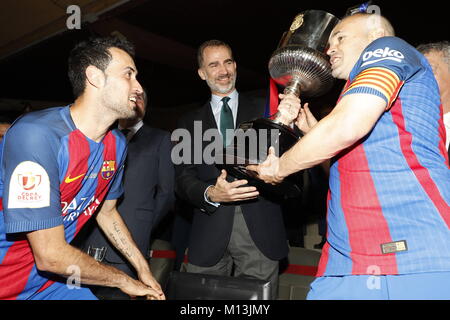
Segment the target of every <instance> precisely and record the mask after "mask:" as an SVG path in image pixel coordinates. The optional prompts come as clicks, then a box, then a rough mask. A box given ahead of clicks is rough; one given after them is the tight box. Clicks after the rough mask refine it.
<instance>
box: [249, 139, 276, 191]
mask: <svg viewBox="0 0 450 320" xmlns="http://www.w3.org/2000/svg"><path fill="white" fill-rule="evenodd" d="M246 168H247V170H251V171H254V172H256V173H257V175H258V178H260V179H261V180H263V181H264V182H265V183H270V184H273V185H275V184H278V183H280V182H282V181H283V179H284V178H283V177H281V176H279V174H278V172H279V169H280V158H278V157H277V156H276V155H275V149H274V147H270V148H269V154H268V155H267V158H266V160H264V162H263V163H261V164H259V165H248V166H247V167H246Z"/></svg>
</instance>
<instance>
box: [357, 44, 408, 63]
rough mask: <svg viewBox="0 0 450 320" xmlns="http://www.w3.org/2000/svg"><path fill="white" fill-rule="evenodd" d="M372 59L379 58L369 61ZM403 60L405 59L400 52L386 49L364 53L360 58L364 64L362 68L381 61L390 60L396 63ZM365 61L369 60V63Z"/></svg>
mask: <svg viewBox="0 0 450 320" xmlns="http://www.w3.org/2000/svg"><path fill="white" fill-rule="evenodd" d="M372 58H379V59H376V60H370V59H372ZM404 58H405V56H404V55H403V53H401V52H400V51H398V50H394V49H391V48H389V47H386V48H384V49H376V50H374V51H367V52H366V53H364V55H363V57H362V60H363V62H364V63H363V64H362V65H361V66H362V67H364V66H366V65H369V64H372V63H376V62H379V61H383V60H392V61H396V62H402V61H403V59H404ZM367 60H370V61H367Z"/></svg>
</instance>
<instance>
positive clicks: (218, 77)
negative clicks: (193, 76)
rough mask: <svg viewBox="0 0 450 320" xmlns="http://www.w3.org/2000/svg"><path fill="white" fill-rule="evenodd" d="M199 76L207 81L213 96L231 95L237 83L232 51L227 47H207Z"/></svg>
mask: <svg viewBox="0 0 450 320" xmlns="http://www.w3.org/2000/svg"><path fill="white" fill-rule="evenodd" d="M198 74H199V76H200V78H202V79H203V80H205V81H206V83H207V84H208V86H209V88H210V89H211V92H212V93H213V94H215V95H218V96H226V95H228V94H229V93H231V92H232V91H233V90H234V88H235V83H236V62H235V61H234V60H233V57H232V55H231V51H230V50H229V49H228V48H227V47H225V46H210V47H206V48H205V49H204V50H203V63H202V66H201V67H200V68H199V69H198Z"/></svg>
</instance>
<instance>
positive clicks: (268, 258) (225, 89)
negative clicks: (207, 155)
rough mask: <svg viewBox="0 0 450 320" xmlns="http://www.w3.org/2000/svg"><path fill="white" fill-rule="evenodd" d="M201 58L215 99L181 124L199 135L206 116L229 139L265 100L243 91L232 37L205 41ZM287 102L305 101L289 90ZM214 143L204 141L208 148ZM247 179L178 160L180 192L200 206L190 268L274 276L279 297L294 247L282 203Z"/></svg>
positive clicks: (201, 71)
mask: <svg viewBox="0 0 450 320" xmlns="http://www.w3.org/2000/svg"><path fill="white" fill-rule="evenodd" d="M198 63H199V69H198V74H199V76H200V77H201V79H203V80H205V81H206V83H207V84H208V86H209V88H210V90H211V94H212V95H211V99H210V101H208V102H207V103H206V104H205V105H204V106H203V108H201V109H200V110H199V111H197V112H193V113H189V114H187V115H186V116H184V117H183V118H181V119H180V120H179V124H178V128H183V129H186V130H188V131H189V132H190V134H191V136H194V131H197V130H196V129H194V126H198V124H199V123H200V122H201V126H202V129H201V130H202V136H203V133H204V132H205V131H206V130H208V129H216V130H219V131H220V133H221V137H222V138H223V139H224V140H225V141H224V143H225V144H228V141H229V140H226V134H225V130H226V129H228V130H230V129H234V128H236V126H237V125H238V124H239V123H241V122H244V121H248V120H251V119H256V118H261V117H263V115H264V101H258V99H253V98H251V97H249V96H246V95H244V94H238V92H237V90H236V89H235V80H236V62H235V61H234V59H233V56H232V52H231V48H230V47H229V46H228V45H227V44H226V43H224V42H222V41H218V40H210V41H207V42H205V43H203V44H202V45H201V46H200V47H199V49H198ZM282 103H287V104H291V105H295V104H297V105H299V104H300V101H299V100H298V99H297V98H296V97H294V96H287V97H286V98H285V99H283V102H282ZM199 121H200V122H199ZM195 143H199V142H198V141H195V142H194V144H195ZM208 143H209V142H202V144H203V145H202V149H201V150H202V153H203V150H204V149H205V147H206V146H207V144H208ZM193 150H194V151H195V148H194V149H193ZM191 154H192V157H193V158H195V155H194V154H193V153H192V152H191ZM197 157H198V155H197ZM247 183H248V182H247V181H246V180H236V179H233V177H231V176H229V175H228V174H227V172H226V171H225V170H222V171H219V170H218V169H217V168H216V166H215V165H214V164H206V163H205V162H204V161H203V160H202V163H201V164H195V163H194V162H192V161H191V162H190V164H189V163H183V164H180V165H177V166H176V191H177V194H178V195H179V196H180V197H181V198H182V199H184V200H186V201H188V202H189V203H191V204H192V205H193V206H194V217H193V222H192V228H191V233H190V239H189V247H188V265H187V271H188V272H195V273H205V274H215V275H234V276H237V277H253V278H257V279H264V280H270V281H271V284H272V289H273V290H272V293H273V295H272V298H275V297H276V293H277V289H278V288H277V287H278V262H279V260H280V259H282V258H284V257H286V255H287V253H288V246H287V238H286V232H285V229H284V225H283V218H282V213H281V208H280V205H279V203H276V202H272V201H270V200H268V199H267V198H265V196H264V195H263V194H261V195H260V194H259V192H258V190H256V188H255V187H252V186H248V185H247ZM246 185H247V186H246ZM232 270H234V274H232Z"/></svg>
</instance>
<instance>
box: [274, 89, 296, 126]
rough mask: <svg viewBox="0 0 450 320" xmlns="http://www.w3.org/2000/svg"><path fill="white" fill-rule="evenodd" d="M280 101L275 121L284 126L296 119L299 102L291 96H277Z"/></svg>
mask: <svg viewBox="0 0 450 320" xmlns="http://www.w3.org/2000/svg"><path fill="white" fill-rule="evenodd" d="M279 98H280V99H281V102H280V104H279V105H278V115H277V119H276V120H277V121H280V122H281V123H283V124H285V125H290V124H291V123H292V122H294V120H295V119H297V117H298V113H299V111H300V106H301V104H300V103H301V101H300V98H298V97H296V96H295V95H293V94H286V95H285V94H279Z"/></svg>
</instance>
